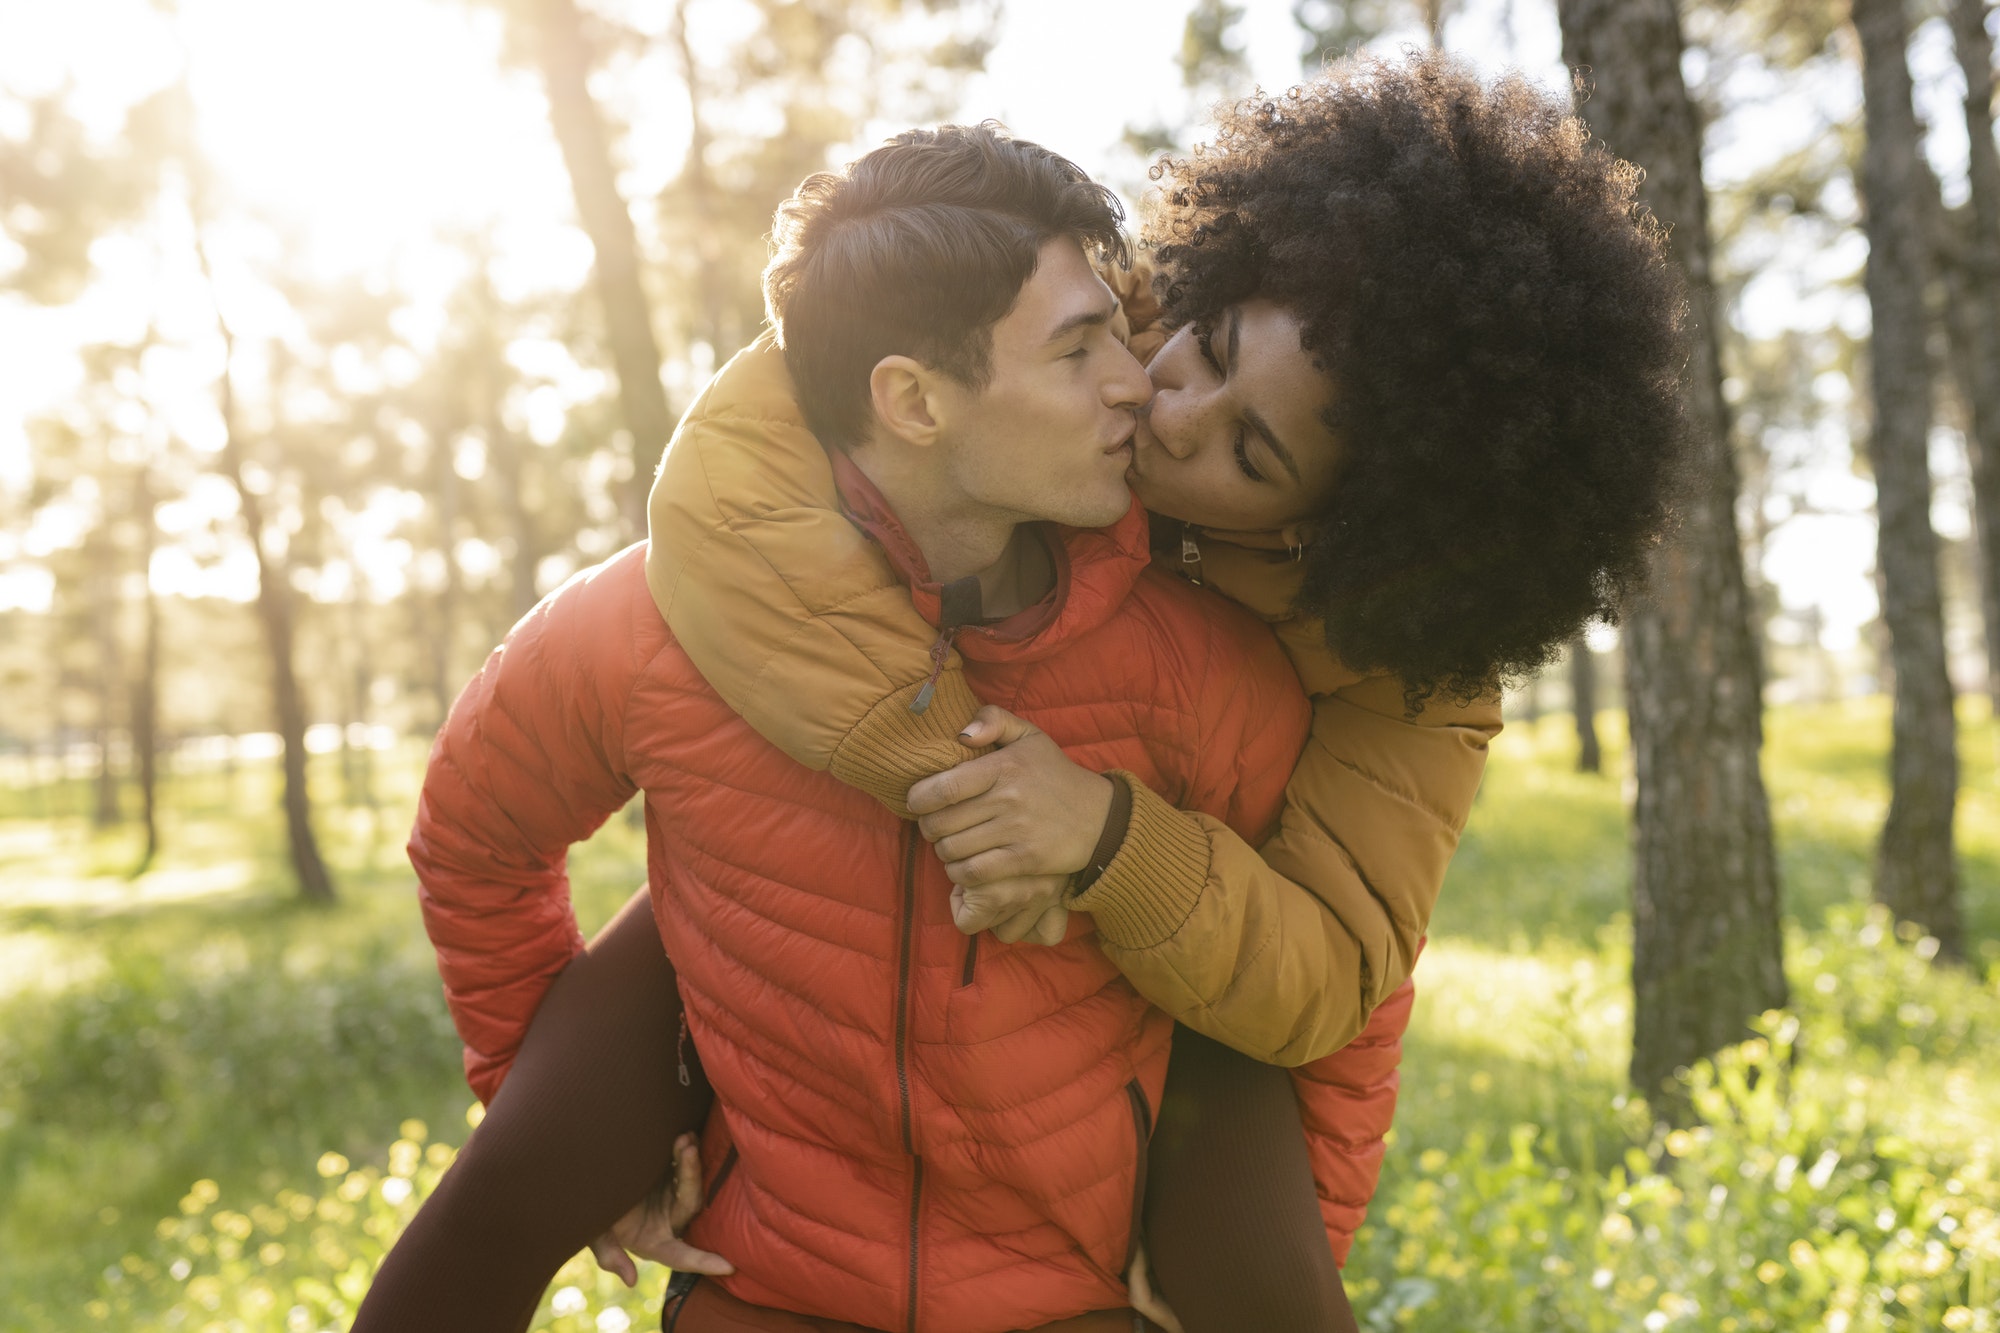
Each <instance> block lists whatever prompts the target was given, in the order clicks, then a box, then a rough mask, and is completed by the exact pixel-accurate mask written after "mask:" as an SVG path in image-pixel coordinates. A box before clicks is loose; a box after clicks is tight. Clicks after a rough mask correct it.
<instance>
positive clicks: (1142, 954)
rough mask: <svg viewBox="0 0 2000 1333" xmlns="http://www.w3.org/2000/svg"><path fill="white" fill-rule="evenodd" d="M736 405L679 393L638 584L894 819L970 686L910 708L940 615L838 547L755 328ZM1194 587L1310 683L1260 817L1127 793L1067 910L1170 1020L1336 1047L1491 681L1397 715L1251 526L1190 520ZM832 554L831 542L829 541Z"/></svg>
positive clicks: (1387, 680) (953, 662)
mask: <svg viewBox="0 0 2000 1333" xmlns="http://www.w3.org/2000/svg"><path fill="white" fill-rule="evenodd" d="M1106 278H1107V281H1109V282H1111V284H1112V286H1113V288H1114V290H1116V291H1117V292H1118V294H1119V296H1120V298H1121V300H1122V301H1123V302H1124V315H1125V318H1126V320H1127V321H1128V327H1127V328H1126V329H1122V330H1121V332H1125V333H1127V334H1128V336H1129V344H1130V345H1131V346H1132V348H1133V350H1134V351H1135V353H1138V354H1139V355H1140V356H1141V358H1142V359H1149V358H1150V356H1151V355H1152V353H1153V352H1155V351H1157V350H1158V349H1159V347H1160V346H1161V345H1162V343H1163V341H1164V338H1163V337H1162V335H1161V331H1160V330H1159V329H1158V328H1157V327H1156V325H1155V322H1154V321H1155V319H1156V317H1157V312H1158V307H1157V305H1156V304H1154V303H1153V301H1152V299H1151V294H1150V284H1149V282H1148V281H1147V279H1146V276H1145V274H1144V272H1143V270H1140V271H1127V272H1112V273H1107V274H1106ZM724 374H725V375H726V376H729V377H733V378H735V379H736V380H737V381H738V383H737V384H736V385H735V386H734V389H733V392H732V395H731V396H732V398H733V399H734V400H735V401H737V402H743V401H746V400H748V401H754V402H757V403H759V404H760V409H759V410H758V411H757V412H755V413H750V414H729V415H719V414H715V413H702V412H691V413H690V414H689V417H688V419H687V420H685V421H683V422H682V423H681V426H680V429H679V430H678V431H677V432H676V434H675V436H674V439H673V442H672V444H671V445H670V446H669V448H668V451H667V455H666V458H665V459H664V461H663V462H662V464H661V468H660V472H659V475H658V477H657V479H656V480H655V482H654V486H653V491H652V497H651V501H650V506H649V520H650V526H651V539H652V540H651V547H650V553H649V556H648V560H647V567H646V577H647V582H648V584H649V586H650V587H651V589H652V592H653V597H654V600H655V601H656V602H657V603H658V605H659V608H660V611H661V613H662V614H663V615H664V616H665V617H666V619H667V623H668V624H669V625H670V626H671V627H672V628H673V631H674V634H675V636H676V638H677V639H678V640H679V641H680V643H681V645H682V646H683V647H684V648H685V649H686V651H687V653H688V655H689V657H691V658H692V659H693V661H694V662H695V664H696V666H698V667H699V668H700V670H701V672H702V674H703V676H704V677H706V678H707V680H708V681H709V682H710V683H711V684H712V685H713V686H714V687H715V689H716V691H717V692H718V693H719V694H721V696H722V697H723V698H724V699H725V700H726V701H727V702H728V703H729V705H730V706H731V707H732V708H734V709H735V710H736V711H737V712H738V713H739V714H741V715H742V716H743V718H744V719H745V720H746V721H748V722H749V723H750V724H751V725H752V726H753V727H754V728H756V730H757V731H759V732H760V733H762V734H763V735H764V736H765V737H766V738H767V739H769V740H770V741H771V742H772V743H774V744H775V745H777V746H778V747H779V748H780V749H782V750H784V751H785V752H786V753H787V754H789V755H791V756H792V757H793V758H794V759H796V760H798V761H799V762H800V763H802V764H805V765H806V766H807V767H809V768H813V769H818V770H829V771H831V772H832V773H833V775H834V776H835V777H837V778H840V779H841V780H842V781H844V782H847V783H848V784H850V785H852V786H855V787H858V788H860V789H862V790H864V791H866V792H868V793H869V794H871V795H873V796H875V797H876V798H877V799H879V800H881V801H882V802H883V803H884V804H886V805H888V806H889V807H890V808H891V809H892V810H895V811H896V812H897V813H899V814H907V813H908V812H907V809H906V807H905V806H904V805H903V798H904V796H905V795H906V794H907V792H908V791H909V788H910V785H911V784H912V783H914V782H916V781H917V780H919V779H921V778H924V777H928V776H930V775H931V774H933V773H938V772H942V771H943V770H944V769H947V768H950V767H951V766H953V765H954V764H957V763H959V762H961V761H963V760H965V759H968V758H971V757H973V754H974V752H973V751H970V750H967V749H966V748H965V747H964V746H962V745H960V744H959V743H958V741H957V734H958V732H959V730H960V729H961V728H963V727H964V725H965V724H966V722H967V721H969V720H970V718H971V716H972V714H973V713H974V712H975V711H976V710H977V709H978V707H979V704H980V700H979V699H978V698H977V697H976V696H975V695H974V693H973V691H972V689H971V688H970V687H969V686H968V685H967V683H966V680H965V676H964V672H963V667H962V663H961V662H960V661H959V659H958V658H957V656H956V654H954V655H953V656H952V657H951V658H950V659H949V660H948V662H947V664H946V669H945V670H944V672H943V674H942V675H941V676H940V677H938V679H937V681H936V686H935V696H934V699H933V702H932V703H931V706H930V707H929V708H928V709H927V710H926V711H924V712H923V713H922V714H917V713H913V712H911V711H910V708H909V705H910V703H911V701H912V699H913V698H914V697H915V695H916V693H917V692H918V690H919V689H920V688H921V687H922V686H923V684H924V683H925V682H926V681H927V680H928V679H929V678H931V677H932V676H933V675H934V666H935V664H934V663H933V661H932V658H931V648H932V645H933V644H934V643H935V642H936V641H937V637H938V636H937V631H936V630H935V629H934V628H933V627H932V626H931V625H930V624H928V623H927V622H926V621H925V620H924V619H923V617H921V616H919V615H918V614H917V613H916V611H915V610H914V609H913V608H912V606H911V604H910V597H909V591H908V589H907V587H906V586H904V585H903V584H902V583H900V582H898V581H897V580H896V579H895V578H894V577H893V575H889V574H887V573H885V570H884V568H883V567H882V565H881V564H880V562H879V561H874V560H871V559H862V558H856V557H855V556H854V555H853V552H855V550H856V547H855V544H854V543H853V542H852V540H851V532H852V528H851V525H850V523H849V520H848V519H847V518H846V517H845V516H844V515H843V514H842V512H841V501H840V495H839V492H838V490H837V489H836V487H835V485H834V478H833V473H832V469H831V466H830V464H829V460H828V458H827V456H826V454H825V451H824V450H823V449H822V448H821V446H820V444H819V442H818V441H817V440H816V439H815V438H814V437H813V435H812V434H811V433H810V432H809V431H808V430H807V429H806V428H805V426H804V423H803V419H802V418H801V416H800V414H799V412H798V408H797V404H796V402H795V401H794V399H793V396H792V389H791V379H790V376H789V374H788V373H787V371H786V369H785V365H784V358H783V353H782V352H781V351H780V349H779V348H778V347H777V346H776V345H775V342H774V340H773V339H772V338H771V336H770V335H769V334H766V335H765V336H764V337H763V338H760V339H759V340H758V341H757V343H756V344H754V345H753V346H752V347H751V348H749V349H748V350H746V351H745V352H744V353H743V354H742V355H741V356H740V357H739V358H738V359H737V361H736V362H735V363H733V364H732V365H731V366H730V367H729V368H728V370H727V371H725V372H724ZM1188 540H1189V541H1190V542H1192V543H1193V544H1194V548H1195V549H1196V550H1198V551H1199V554H1200V559H1199V562H1198V565H1196V566H1188V565H1183V563H1182V562H1181V561H1180V560H1174V561H1172V562H1170V563H1169V566H1168V567H1169V568H1172V569H1174V570H1176V572H1180V573H1184V574H1190V575H1192V574H1194V573H1196V572H1197V570H1198V575H1199V579H1200V581H1201V582H1202V583H1203V584H1204V585H1205V586H1206V587H1208V588H1211V589H1213V590H1215V591H1216V592H1219V593H1221V594H1224V595H1226V596H1228V597H1230V598H1233V599H1234V600H1236V601H1237V602H1240V603H1242V604H1243V605H1244V606H1246V607H1248V608H1249V609H1250V610H1251V611H1252V612H1253V613H1255V614H1256V615H1257V616H1258V617H1259V618H1261V619H1263V620H1264V621H1266V622H1267V623H1268V624H1269V625H1270V626H1271V627H1272V629H1273V630H1274V631H1275V632H1276V634H1277V635H1278V638H1279V640H1280V642H1281V643H1282V644H1283V646H1284V648H1285V650H1286V652H1287V654H1288V655H1289V656H1290V658H1291V660H1292V664H1293V667H1294V669H1295V670H1296V671H1297V672H1298V675H1299V677H1300V680H1301V681H1302V683H1303V684H1304V685H1305V688H1306V690H1307V692H1308V694H1309V695H1310V696H1311V699H1312V709H1313V721H1312V731H1311V735H1310V737H1309V738H1308V741H1307V744H1306V747H1305V750H1304V753H1303V754H1302V756H1301V757H1300V759H1299V762H1298V766H1297V769H1296V770H1295V771H1294V773H1293V775H1292V778H1291V782H1290V784H1289V786H1288V787H1287V790H1286V800H1285V808H1284V814H1283V820H1282V824H1281V826H1280V828H1279V831H1278V832H1277V833H1276V834H1275V835H1274V836H1273V837H1271V838H1270V839H1269V840H1268V841H1266V842H1265V843H1264V844H1263V846H1262V847H1261V848H1257V847H1252V846H1251V845H1249V844H1248V843H1246V842H1245V841H1244V840H1243V839H1242V838H1240V837H1238V836H1237V835H1236V834H1235V833H1233V832H1231V831H1230V830H1229V829H1228V828H1227V827H1226V826H1225V825H1223V824H1222V823H1221V822H1220V821H1218V820H1215V819H1213V818H1210V817H1207V816H1205V815H1201V814H1198V813H1190V812H1183V811H1180V810H1176V809H1175V808H1174V807H1173V806H1172V805H1171V804H1169V803H1168V802H1166V801H1164V800H1162V799H1161V798H1160V797H1159V796H1157V795H1156V794H1154V793H1153V792H1150V791H1148V790H1146V789H1145V788H1144V787H1143V786H1140V787H1136V788H1135V790H1134V792H1133V797H1134V800H1133V809H1132V819H1131V824H1130V827H1129V830H1128V832H1127V834H1126V838H1125V841H1124V843H1123V845H1122V847H1121V848H1120V850H1119V852H1118V855H1117V856H1116V857H1115V858H1114V859H1113V861H1112V862H1111V863H1110V865H1109V866H1108V867H1107V868H1106V870H1105V872H1104V873H1103V874H1102V875H1101V876H1100V877H1099V879H1098V880H1097V882H1096V883H1095V884H1094V885H1092V886H1091V887H1090V889H1089V890H1088V891H1086V892H1085V893H1084V894H1083V895H1081V896H1080V897H1079V898H1078V899H1077V900H1076V901H1075V903H1074V904H1073V905H1074V907H1075V908H1076V909H1077V910H1081V911H1087V912H1089V913H1091V914H1092V916H1093V918H1094V921H1095V925H1096V928H1097V934H1098V938H1099V941H1100V943H1101V945H1102V947H1103V948H1104V951H1105V952H1106V953H1107V954H1108V955H1109V956H1110V957H1111V959H1112V961H1113V962H1115V963H1116V964H1117V965H1118V967H1119V969H1120V970H1121V971H1123V972H1124V973H1125V974H1126V976H1127V977H1128V978H1130V979H1131V981H1132V983H1133V985H1134V986H1135V987H1136V988H1137V989H1138V990H1139V991H1140V993H1141V994H1143V995H1145V996H1146V997H1147V998H1148V999H1150V1000H1151V1001H1153V1003H1155V1004H1157V1005H1159V1006H1160V1007H1161V1008H1162V1009H1164V1010H1166V1011H1167V1012H1168V1013H1169V1014H1171V1015H1173V1017H1174V1018H1176V1019H1178V1020H1179V1021H1181V1022H1183V1023H1186V1024H1187V1025H1188V1026H1189V1027H1192V1028H1194V1029H1196V1030H1197V1031H1200V1032H1202V1033H1205V1034H1206V1035H1208V1036H1211V1037H1213V1038H1215V1039H1216V1040H1218V1041H1222V1042H1224V1043H1226V1044H1228V1045H1229V1046H1231V1047H1234V1048H1235V1049H1237V1050H1240V1051H1243V1052H1244V1053H1246V1054H1248V1055H1251V1056H1253V1057H1255V1058H1257V1059H1260V1060H1263V1061H1266V1062H1268V1063H1272V1064H1282V1065H1302V1064H1305V1063H1307V1062H1309V1061H1312V1060H1314V1059H1316V1058H1318V1057H1320V1056H1323V1055H1325V1054H1327V1053H1329V1052H1331V1051H1334V1050H1337V1049H1339V1048H1340V1047H1341V1046H1343V1045H1345V1044H1346V1043H1347V1042H1349V1041H1351V1040H1353V1039H1354V1038H1355V1037H1356V1036H1357V1035H1358V1034H1359V1033H1361V1031H1362V1030H1363V1029H1364V1027H1366V1025H1367V1023H1368V1020H1369V1016H1370V1014H1371V1013H1372V1012H1373V1011H1374V1009H1375V1007H1376V1005H1378V1004H1379V1003H1381V1001H1382V1000H1383V999H1384V998H1385V997H1387V996H1388V995H1390V994H1391V993H1393V992H1395V991H1396V990H1397V988H1398V987H1400V986H1402V985H1403V983H1404V982H1405V981H1407V980H1408V979H1409V976H1410V971H1411V968H1412V966H1413V964H1414V963H1415V960H1416V954H1417V950H1418V947H1419V945H1420V942H1421V940H1422V938H1423V935H1424V932H1425V931H1426V929H1427V928H1428V924H1429V921H1430V916H1431V909H1432V907H1433V906H1434V905H1435V903H1436V901H1437V895H1438V890H1439V888H1440V886H1441V885H1442V884H1443V881H1444V873H1445V868H1446V866H1447V864H1448V863H1449V862H1450V860H1451V855H1452V852H1453V851H1454V850H1455V848H1456V847H1457V843H1458V836H1459V833H1460V831H1461V830H1462V829H1463V827H1464V824H1465V819H1466V816H1467V815H1468V814H1469V813H1470V811H1471V808H1472V801H1473V797H1474V795H1475V793H1476V792H1477V790H1478V787H1479V780H1480V775H1481V773H1482V772H1483V770H1484V768H1485V763H1486V751H1487V744H1488V742H1489V741H1490V740H1491V738H1492V737H1493V736H1494V735H1495V734H1496V733H1497V732H1498V731H1499V730H1500V710H1499V704H1498V701H1497V700H1482V701H1479V702H1475V703H1473V704H1470V705H1452V704H1444V703H1434V704H1432V705H1430V706H1428V707H1426V708H1425V709H1423V711H1422V712H1421V713H1419V714H1418V715H1417V716H1414V717H1412V716H1409V715H1407V713H1406V711H1405V708H1404V690H1403V686H1402V683H1401V682H1400V681H1398V680H1396V679H1394V678H1393V677H1389V676H1384V675H1376V676H1360V675H1357V674H1355V673H1353V672H1350V671H1347V670H1345V669H1344V668H1343V667H1342V666H1341V665H1340V664H1339V663H1338V662H1336V661H1335V660H1334V659H1333V657H1332V655H1331V654H1330V653H1329V652H1328V650H1327V648H1326V644H1325V640H1324V638H1323V636H1322V634H1321V632H1320V627H1319V625H1318V623H1317V622H1316V621H1312V620H1306V619H1302V618H1300V617H1297V616H1295V615H1293V614H1292V610H1291V605H1292V600H1293V597H1294V594H1295V593H1296V591H1297V586H1298V574H1299V566H1298V565H1297V564H1295V563H1294V562H1293V561H1292V559H1291V556H1290V554H1289V553H1288V552H1287V551H1286V550H1285V549H1284V547H1283V545H1282V543H1280V542H1278V541H1277V540H1276V539H1275V538H1267V537H1261V536H1259V535H1257V534H1229V535H1227V536H1226V537H1224V536H1219V535H1217V534H1209V533H1203V532H1201V531H1199V530H1191V531H1190V532H1189V534H1188ZM843 553H847V554H845V555H843Z"/></svg>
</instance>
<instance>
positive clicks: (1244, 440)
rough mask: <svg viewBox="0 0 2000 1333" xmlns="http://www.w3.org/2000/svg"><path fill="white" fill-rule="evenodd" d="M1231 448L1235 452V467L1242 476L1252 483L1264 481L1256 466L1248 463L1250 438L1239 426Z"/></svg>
mask: <svg viewBox="0 0 2000 1333" xmlns="http://www.w3.org/2000/svg"><path fill="white" fill-rule="evenodd" d="M1233 447H1234V449H1235V452H1236V466H1237V467H1238V468H1240V469H1242V472H1243V475H1244V476H1246V477H1248V478H1250V480H1252V481H1262V480H1264V474H1263V473H1261V472H1259V471H1258V470H1257V465H1256V464H1255V463H1252V462H1251V461H1250V437H1249V435H1248V433H1246V432H1245V431H1244V429H1243V427H1241V426H1238V427H1237V428H1236V439H1235V443H1234V445H1233Z"/></svg>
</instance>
